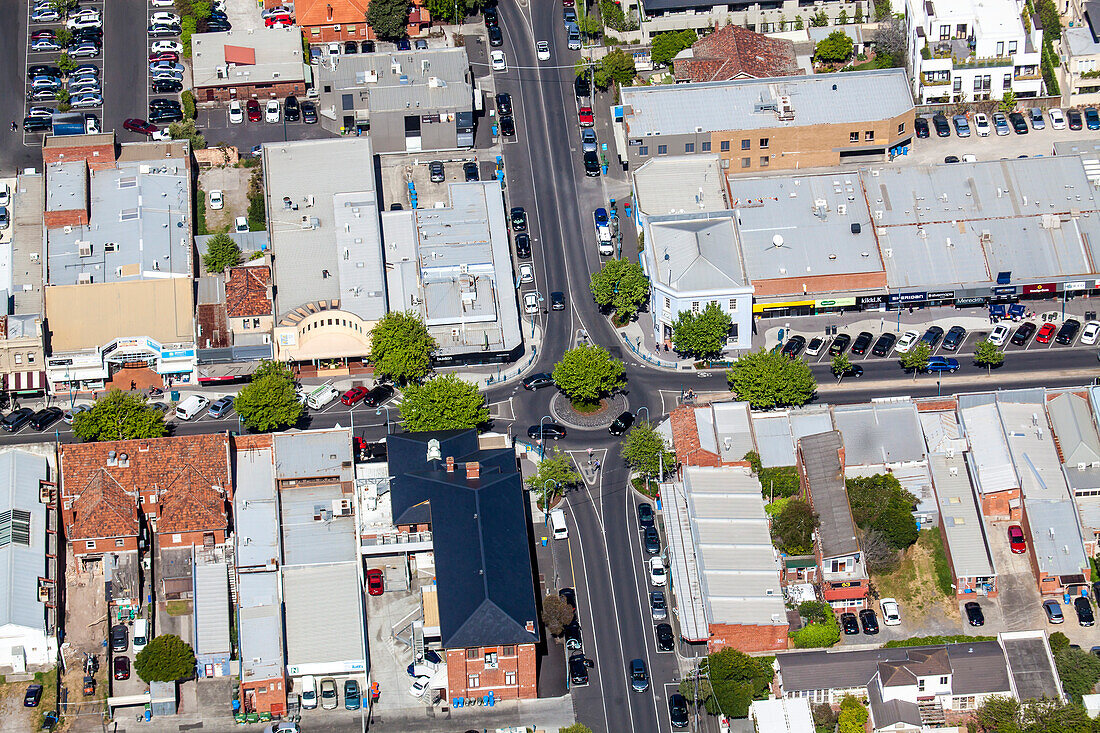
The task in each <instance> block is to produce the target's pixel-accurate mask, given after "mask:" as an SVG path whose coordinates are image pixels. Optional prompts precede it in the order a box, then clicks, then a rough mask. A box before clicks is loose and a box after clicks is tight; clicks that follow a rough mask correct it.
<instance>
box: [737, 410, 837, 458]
mask: <svg viewBox="0 0 1100 733" xmlns="http://www.w3.org/2000/svg"><path fill="white" fill-rule="evenodd" d="M752 428H753V434H754V435H755V437H756V446H757V451H758V452H759V454H760V463H761V464H762V465H763V466H764V467H766V468H772V467H775V466H793V465H795V460H796V459H795V441H797V440H798V439H799V438H802V437H805V436H807V435H815V434H817V433H827V432H829V431H830V430H832V429H833V418H832V415H831V413H830V411H829V408H828V407H827V406H825V407H822V406H812V407H805V408H797V409H792V410H786V411H782V412H754V413H753V414H752Z"/></svg>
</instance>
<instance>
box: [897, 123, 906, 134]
mask: <svg viewBox="0 0 1100 733" xmlns="http://www.w3.org/2000/svg"><path fill="white" fill-rule="evenodd" d="M904 132H905V123H904V122H902V123H901V124H899V125H898V134H899V135H901V134H902V133H904Z"/></svg>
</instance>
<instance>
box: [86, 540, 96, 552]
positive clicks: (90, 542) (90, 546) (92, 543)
mask: <svg viewBox="0 0 1100 733" xmlns="http://www.w3.org/2000/svg"><path fill="white" fill-rule="evenodd" d="M84 547H86V548H87V549H89V550H94V549H95V540H88V541H87V542H85V543H84Z"/></svg>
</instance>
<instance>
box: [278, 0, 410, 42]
mask: <svg viewBox="0 0 1100 733" xmlns="http://www.w3.org/2000/svg"><path fill="white" fill-rule="evenodd" d="M264 5H265V6H266V7H268V8H273V7H286V6H285V4H283V2H282V0H264ZM368 5H370V3H369V2H368V1H367V0H297V2H295V3H294V5H293V9H294V12H293V16H294V22H295V23H297V24H298V26H300V27H301V29H302V33H303V34H304V35H305V38H306V41H308V42H309V43H321V42H328V41H354V40H366V39H368V38H374V32H373V31H372V30H371V28H370V26H368V25H367V6H368ZM409 5H410V8H409V23H408V26H407V27H406V29H405V33H406V35H408V36H410V37H413V36H419V35H421V34H422V33H424V32H425V31H427V30H428V28H429V27H430V26H431V15H430V13H429V12H428V9H427V8H425V7H421V6H422V5H423V0H413V1H412V2H411V3H410V4H409Z"/></svg>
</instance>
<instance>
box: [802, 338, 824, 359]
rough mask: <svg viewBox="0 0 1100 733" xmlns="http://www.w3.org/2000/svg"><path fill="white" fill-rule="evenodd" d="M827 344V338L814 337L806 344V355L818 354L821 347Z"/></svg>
mask: <svg viewBox="0 0 1100 733" xmlns="http://www.w3.org/2000/svg"><path fill="white" fill-rule="evenodd" d="M824 345H825V339H822V338H818V337H816V336H815V337H814V338H812V339H810V343H809V344H807V345H806V356H817V355H818V354H820V353H821V347H823V346H824Z"/></svg>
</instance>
